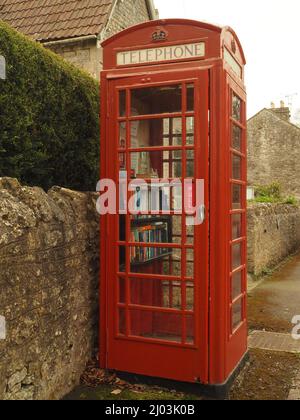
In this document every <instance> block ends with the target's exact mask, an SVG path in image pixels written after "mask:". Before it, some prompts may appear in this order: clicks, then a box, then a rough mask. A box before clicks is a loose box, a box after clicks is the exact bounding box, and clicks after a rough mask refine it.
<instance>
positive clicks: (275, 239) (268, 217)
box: [248, 204, 300, 276]
mask: <svg viewBox="0 0 300 420" xmlns="http://www.w3.org/2000/svg"><path fill="white" fill-rule="evenodd" d="M299 248H300V209H299V207H296V206H291V205H286V204H255V205H250V207H249V209H248V271H249V272H250V273H252V274H255V275H258V276H259V275H261V274H263V273H264V272H266V271H268V269H271V268H273V267H275V266H276V265H277V264H279V263H280V262H281V261H283V260H284V259H285V258H286V257H288V256H289V255H290V254H292V253H294V252H296V251H297V250H298V249H299Z"/></svg>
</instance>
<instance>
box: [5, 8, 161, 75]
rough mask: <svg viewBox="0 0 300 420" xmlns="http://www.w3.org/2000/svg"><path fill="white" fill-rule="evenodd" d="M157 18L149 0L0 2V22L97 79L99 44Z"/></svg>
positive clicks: (99, 68)
mask: <svg viewBox="0 0 300 420" xmlns="http://www.w3.org/2000/svg"><path fill="white" fill-rule="evenodd" d="M156 18H158V12H157V10H156V9H155V8H154V4H153V0H64V1H62V0H44V1H43V2H40V1H32V0H0V19H1V20H3V21H5V22H7V23H8V24H9V25H11V26H12V27H13V28H15V29H17V30H18V31H20V32H22V33H24V34H25V35H28V36H29V37H31V38H32V39H34V40H35V41H37V42H40V43H42V44H43V45H44V46H45V47H47V48H49V49H51V50H52V51H54V52H56V53H57V54H60V55H62V56H63V57H64V58H65V59H66V60H68V61H69V62H71V63H73V64H75V65H77V66H78V67H80V68H83V69H85V70H87V71H88V72H89V73H90V74H91V75H92V76H93V77H95V78H97V79H98V78H99V74H100V71H101V68H102V49H101V42H102V41H103V40H104V39H106V38H109V37H110V36H112V35H114V34H115V33H117V32H119V31H121V30H123V29H125V28H128V27H129V26H132V25H135V24H138V23H141V22H144V21H147V20H154V19H156Z"/></svg>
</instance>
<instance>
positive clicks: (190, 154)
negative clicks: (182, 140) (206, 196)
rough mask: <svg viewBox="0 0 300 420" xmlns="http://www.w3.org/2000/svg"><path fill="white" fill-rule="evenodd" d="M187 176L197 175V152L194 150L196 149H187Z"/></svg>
mask: <svg viewBox="0 0 300 420" xmlns="http://www.w3.org/2000/svg"><path fill="white" fill-rule="evenodd" d="M186 176H187V177H188V178H193V177H194V176H195V152H194V150H188V151H187V162H186Z"/></svg>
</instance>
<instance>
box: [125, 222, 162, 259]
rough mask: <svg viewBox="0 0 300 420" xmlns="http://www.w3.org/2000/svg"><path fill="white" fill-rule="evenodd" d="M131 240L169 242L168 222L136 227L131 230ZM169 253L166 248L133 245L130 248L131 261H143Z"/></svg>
mask: <svg viewBox="0 0 300 420" xmlns="http://www.w3.org/2000/svg"><path fill="white" fill-rule="evenodd" d="M130 242H132V243H149V244H151V243H152V244H155V243H167V242H168V224H167V223H164V222H157V223H155V224H152V225H145V226H140V227H135V228H133V229H132V231H131V238H130ZM167 253H168V249H166V248H155V247H139V246H132V247H131V249H130V261H131V263H133V264H134V263H143V262H147V261H149V260H153V259H155V258H159V257H161V256H163V255H166V254H167Z"/></svg>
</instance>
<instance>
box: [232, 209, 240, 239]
mask: <svg viewBox="0 0 300 420" xmlns="http://www.w3.org/2000/svg"><path fill="white" fill-rule="evenodd" d="M242 236H243V232H242V215H241V214H234V215H233V216H232V240H235V239H239V238H241V237H242Z"/></svg>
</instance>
